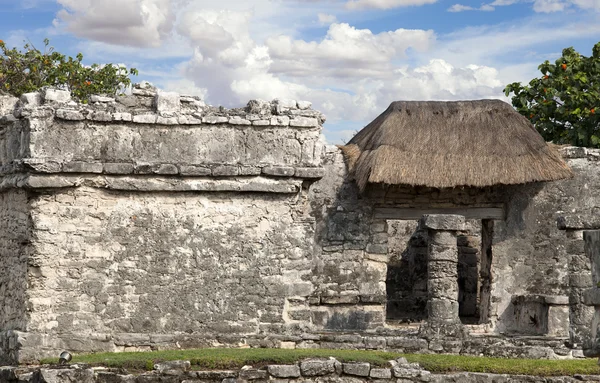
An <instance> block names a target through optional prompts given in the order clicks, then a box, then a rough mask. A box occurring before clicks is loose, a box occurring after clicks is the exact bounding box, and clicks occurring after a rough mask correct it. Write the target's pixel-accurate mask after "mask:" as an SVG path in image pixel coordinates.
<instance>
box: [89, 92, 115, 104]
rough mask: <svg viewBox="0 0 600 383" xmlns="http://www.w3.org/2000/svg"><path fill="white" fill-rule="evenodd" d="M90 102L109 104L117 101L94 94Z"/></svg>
mask: <svg viewBox="0 0 600 383" xmlns="http://www.w3.org/2000/svg"><path fill="white" fill-rule="evenodd" d="M90 101H91V102H101V103H107V102H115V99H114V98H113V97H106V96H99V95H97V94H93V95H91V96H90Z"/></svg>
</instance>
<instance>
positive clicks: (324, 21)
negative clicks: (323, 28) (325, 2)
mask: <svg viewBox="0 0 600 383" xmlns="http://www.w3.org/2000/svg"><path fill="white" fill-rule="evenodd" d="M317 17H318V19H319V24H321V25H329V24H333V23H335V22H336V21H337V17H335V15H329V14H327V13H319V14H317Z"/></svg>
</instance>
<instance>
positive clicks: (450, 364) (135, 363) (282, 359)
mask: <svg viewBox="0 0 600 383" xmlns="http://www.w3.org/2000/svg"><path fill="white" fill-rule="evenodd" d="M330 356H333V357H335V358H336V359H338V360H339V361H341V362H354V361H360V362H369V363H371V364H373V365H376V366H387V362H388V361H389V360H391V359H396V358H398V357H400V356H403V357H405V358H406V359H407V360H408V361H409V362H418V363H419V364H420V365H421V366H423V368H425V369H427V370H429V371H431V372H436V373H447V372H457V371H469V372H489V373H497V374H524V375H537V376H560V375H567V376H568V375H575V374H582V375H600V367H599V366H598V364H597V362H596V359H575V360H539V359H503V358H484V357H475V356H459V355H443V354H398V353H392V352H383V351H356V350H323V349H317V350H284V349H268V348H252V349H230V348H219V349H197V350H172V351H154V352H124V353H101V354H85V355H75V356H73V360H72V363H88V364H91V365H94V366H106V367H115V368H125V369H131V370H148V369H152V366H153V365H154V363H157V362H160V361H167V360H189V361H190V362H191V363H192V367H193V368H194V369H236V368H240V367H242V366H244V365H251V366H254V367H262V366H265V365H268V364H290V363H295V362H297V361H299V360H302V359H306V358H318V357H322V358H326V357H330ZM56 362H57V359H46V360H43V361H42V363H56Z"/></svg>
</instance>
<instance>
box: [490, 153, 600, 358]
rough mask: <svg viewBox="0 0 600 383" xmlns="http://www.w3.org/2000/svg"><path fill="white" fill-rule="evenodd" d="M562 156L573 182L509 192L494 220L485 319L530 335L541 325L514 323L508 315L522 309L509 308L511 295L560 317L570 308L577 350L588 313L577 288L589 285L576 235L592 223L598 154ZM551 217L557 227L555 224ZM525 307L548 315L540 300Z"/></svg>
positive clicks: (532, 321)
mask: <svg viewBox="0 0 600 383" xmlns="http://www.w3.org/2000/svg"><path fill="white" fill-rule="evenodd" d="M562 153H563V156H564V157H565V159H566V161H567V163H568V164H569V166H571V168H572V169H573V171H574V172H575V177H574V178H573V179H570V180H563V181H558V182H551V183H547V184H545V185H530V186H528V187H526V188H521V189H515V190H514V193H512V194H511V195H510V198H509V199H508V203H507V219H506V221H496V222H495V223H496V224H495V233H494V239H493V242H494V243H493V266H492V268H493V273H494V275H493V280H494V282H493V285H492V295H493V298H492V300H493V302H494V305H493V307H492V311H493V314H492V318H495V319H494V321H495V322H496V331H499V332H504V331H506V332H513V331H517V332H522V331H523V330H525V332H530V333H535V332H536V331H538V330H539V327H541V326H543V324H544V320H537V319H531V318H528V319H530V320H528V321H527V322H528V323H523V322H522V321H517V320H516V317H515V313H518V312H519V311H520V310H522V309H523V308H519V307H515V305H514V304H513V298H514V297H515V296H517V297H519V296H523V295H525V299H523V298H519V301H520V302H532V301H537V302H539V301H540V299H541V300H549V301H552V302H554V303H551V304H550V306H555V311H559V312H560V311H564V310H569V308H568V307H566V306H565V304H566V303H568V304H569V306H570V319H569V320H570V326H569V324H567V327H570V337H571V342H572V343H573V344H574V345H578V346H579V347H580V346H581V342H582V340H583V338H585V337H586V336H587V335H586V333H587V330H586V328H589V323H590V321H591V319H592V310H591V309H590V308H589V307H585V306H584V305H583V304H582V294H583V290H585V289H586V288H588V287H589V286H591V273H590V261H589V259H587V257H586V256H585V253H584V242H583V235H582V230H583V229H585V228H593V227H594V225H597V219H596V218H595V216H596V214H597V209H598V206H600V202H599V201H600V200H599V197H598V192H597V190H599V188H600V163H599V162H598V158H599V157H600V153H599V152H598V150H595V149H583V148H566V149H563V150H562ZM557 220H559V221H560V222H562V224H561V223H560V222H559V225H558V226H557ZM536 296H542V297H541V298H537V297H536ZM532 305H533V306H531V305H530V308H531V309H532V310H533V311H535V310H540V309H545V310H548V304H547V303H544V304H543V306H545V307H542V308H540V307H537V305H538V303H535V302H532ZM559 306H560V307H559ZM551 308H552V307H551ZM524 309H525V310H529V309H528V308H526V307H525V308H524ZM557 315H559V316H563V317H564V315H563V314H561V313H557ZM528 316H532V317H534V316H535V315H534V313H532V314H531V315H528ZM562 336H564V332H563V335H562Z"/></svg>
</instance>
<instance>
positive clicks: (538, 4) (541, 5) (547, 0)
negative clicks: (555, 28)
mask: <svg viewBox="0 0 600 383" xmlns="http://www.w3.org/2000/svg"><path fill="white" fill-rule="evenodd" d="M522 2H531V3H533V10H534V11H535V12H537V13H552V12H562V11H564V10H567V9H569V8H571V7H573V6H575V7H578V8H581V9H592V10H596V11H600V0H531V1H528V0H494V1H492V2H491V3H487V4H482V5H481V6H480V7H479V8H475V7H472V6H470V5H462V4H454V5H453V6H451V7H450V8H448V12H463V11H494V10H495V9H496V7H502V6H508V5H513V4H517V3H522Z"/></svg>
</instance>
